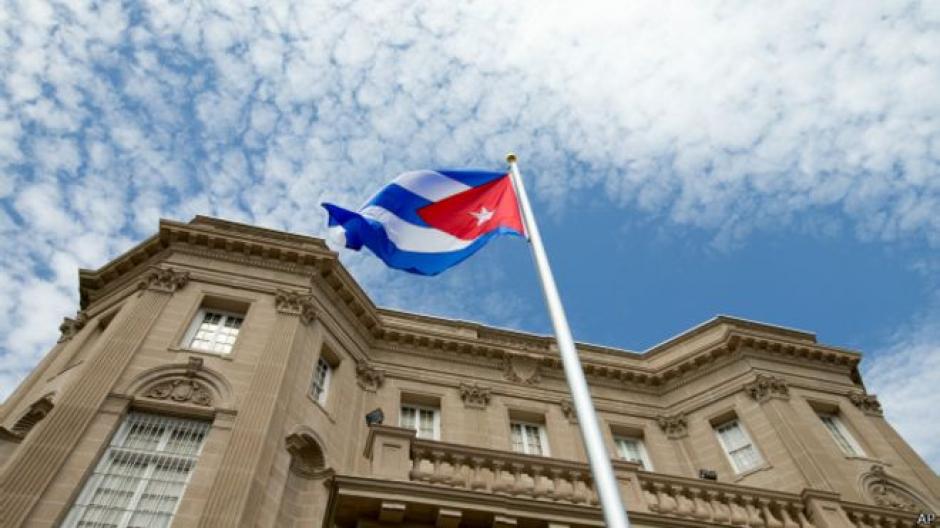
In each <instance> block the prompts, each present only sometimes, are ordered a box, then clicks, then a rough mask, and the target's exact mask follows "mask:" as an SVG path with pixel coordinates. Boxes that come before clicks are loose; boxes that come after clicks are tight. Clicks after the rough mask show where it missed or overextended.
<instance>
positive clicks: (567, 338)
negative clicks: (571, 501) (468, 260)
mask: <svg viewBox="0 0 940 528" xmlns="http://www.w3.org/2000/svg"><path fill="white" fill-rule="evenodd" d="M506 161H508V162H509V170H510V179H511V180H512V183H513V187H515V190H516V195H517V196H518V197H519V202H520V204H519V205H520V207H521V208H522V221H523V223H524V225H525V230H526V235H527V236H528V238H529V243H530V244H531V246H532V257H533V258H534V259H535V267H536V268H537V269H538V272H539V278H540V279H541V281H542V292H543V293H544V294H545V304H547V305H548V312H549V314H550V315H551V318H552V326H554V327H555V340H556V341H557V342H558V351H559V352H560V353H561V362H562V365H564V368H565V378H567V380H568V388H569V389H571V400H572V402H573V403H574V408H575V411H576V412H577V413H578V423H579V424H580V426H581V437H582V438H583V439H584V446H585V447H586V448H587V455H588V460H589V461H590V464H591V472H592V473H593V474H594V487H595V489H596V490H597V494H598V496H599V498H600V503H601V508H602V509H603V511H604V520H605V521H606V525H607V527H608V528H629V527H630V521H629V520H628V519H627V510H626V508H624V506H623V502H622V501H621V500H620V489H619V486H618V485H617V479H616V477H614V468H613V465H612V464H611V463H610V455H609V453H608V452H607V448H606V447H605V446H604V437H603V436H602V435H601V429H600V426H598V424H597V414H595V412H594V404H593V403H592V402H591V391H590V390H589V389H588V384H587V380H586V379H585V378H584V371H583V370H582V368H581V360H580V359H579V358H578V351H577V350H576V349H575V346H574V339H572V337H571V329H570V328H568V318H567V317H565V309H564V307H562V305H561V298H560V297H559V296H558V289H557V288H556V287H555V278H554V276H552V269H551V267H550V266H549V265H548V257H547V256H546V255H545V248H544V247H542V237H541V236H540V235H539V228H538V226H537V225H536V223H535V216H534V215H533V214H532V207H531V205H529V197H528V195H527V194H526V192H525V186H524V185H523V184H522V177H521V176H520V175H519V167H518V166H517V165H516V155H515V154H509V155H508V156H506Z"/></svg>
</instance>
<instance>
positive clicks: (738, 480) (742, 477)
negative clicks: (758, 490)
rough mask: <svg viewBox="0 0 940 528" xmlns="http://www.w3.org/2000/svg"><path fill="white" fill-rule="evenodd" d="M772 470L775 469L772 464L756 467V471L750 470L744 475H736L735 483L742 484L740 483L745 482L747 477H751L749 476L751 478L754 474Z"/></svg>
mask: <svg viewBox="0 0 940 528" xmlns="http://www.w3.org/2000/svg"><path fill="white" fill-rule="evenodd" d="M771 469H773V466H771V465H770V464H767V463H764V465H763V466H758V467H756V468H754V469H749V470H747V471H745V472H744V473H738V474H736V475H735V476H734V482H740V481H742V480H744V479H745V478H746V477H749V476H751V475H753V474H755V473H760V472H761V471H768V470H771Z"/></svg>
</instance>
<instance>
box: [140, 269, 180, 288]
mask: <svg viewBox="0 0 940 528" xmlns="http://www.w3.org/2000/svg"><path fill="white" fill-rule="evenodd" d="M187 283H189V272H188V271H176V270H174V269H173V268H154V269H153V270H152V271H151V272H150V273H148V274H147V275H145V276H144V278H143V279H142V280H141V281H140V282H139V283H138V285H137V286H138V287H139V288H140V289H148V290H152V291H159V292H163V293H173V292H175V291H176V290H179V289H181V288H183V287H184V286H186V284H187Z"/></svg>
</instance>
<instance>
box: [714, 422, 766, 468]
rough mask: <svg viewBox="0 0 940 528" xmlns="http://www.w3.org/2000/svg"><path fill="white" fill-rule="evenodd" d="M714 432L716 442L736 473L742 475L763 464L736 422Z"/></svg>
mask: <svg viewBox="0 0 940 528" xmlns="http://www.w3.org/2000/svg"><path fill="white" fill-rule="evenodd" d="M715 432H716V433H718V441H719V442H721V447H723V448H724V450H725V453H727V455H728V460H730V461H731V466H732V467H733V468H734V471H735V472H736V473H744V472H746V471H750V470H752V469H755V468H758V467H760V466H761V465H763V464H764V460H763V459H762V458H761V456H760V453H758V452H757V448H756V447H755V446H754V443H753V442H752V441H751V438H750V437H749V436H748V435H747V432H746V431H745V430H744V428H743V427H741V424H740V423H739V422H738V420H731V421H729V422H725V423H723V424H721V425H719V426H717V427H715Z"/></svg>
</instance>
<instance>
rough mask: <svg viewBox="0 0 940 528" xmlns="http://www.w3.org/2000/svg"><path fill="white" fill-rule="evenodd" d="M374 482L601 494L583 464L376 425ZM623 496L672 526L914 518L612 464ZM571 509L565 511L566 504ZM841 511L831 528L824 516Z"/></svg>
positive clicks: (559, 495)
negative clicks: (673, 523) (668, 520)
mask: <svg viewBox="0 0 940 528" xmlns="http://www.w3.org/2000/svg"><path fill="white" fill-rule="evenodd" d="M365 454H366V456H367V458H369V459H370V460H371V461H372V470H371V474H372V475H373V476H374V477H377V478H388V479H391V480H403V481H412V482H422V483H426V484H429V485H433V486H440V487H446V488H450V489H457V490H467V491H473V492H479V493H485V494H491V495H495V496H502V497H512V498H525V499H530V500H534V501H540V502H547V503H554V504H558V505H559V506H565V505H574V506H594V505H597V504H598V497H597V494H596V492H595V490H594V485H593V481H592V479H591V472H590V467H589V466H588V465H587V464H585V463H581V462H574V461H570V460H561V459H556V458H550V457H541V456H532V455H525V454H521V453H514V452H509V451H499V450H494V449H486V448H480V447H472V446H466V445H459V444H450V443H446V442H439V441H433V440H425V439H418V438H415V437H414V432H413V431H409V430H405V429H401V428H398V427H388V426H373V427H372V428H371V431H370V436H369V440H368V442H367V447H366V453H365ZM614 469H615V473H616V476H617V480H618V482H619V484H620V489H621V494H622V496H623V497H624V500H625V502H626V504H627V506H628V508H630V510H631V512H636V513H638V514H640V515H642V516H645V517H646V518H654V517H650V516H655V518H662V517H665V518H672V519H675V520H676V522H677V523H678V524H677V525H682V526H690V525H698V523H701V525H706V524H709V525H721V526H745V527H760V528H830V527H834V526H838V527H847V526H854V527H855V528H901V527H907V526H911V525H912V522H913V517H914V516H913V515H911V514H908V513H905V512H902V511H900V510H892V509H886V508H883V507H878V506H869V505H864V504H857V503H851V502H846V501H842V500H840V498H839V495H838V494H836V493H832V492H825V491H818V490H804V492H803V493H802V494H794V493H785V492H780V491H774V490H769V489H764V488H753V487H748V486H740V485H736V484H729V483H725V482H716V481H708V480H700V479H694V478H687V477H678V476H673V475H666V474H661V473H651V472H647V471H643V470H641V469H640V466H639V465H637V464H634V463H630V462H624V461H614ZM566 507H570V506H566ZM839 510H841V512H840V513H839V514H837V516H838V517H839V518H840V519H842V520H841V521H839V522H837V523H836V524H832V522H830V521H826V520H824V519H823V517H824V516H825V515H829V513H824V512H830V513H832V512H834V511H839Z"/></svg>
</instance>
